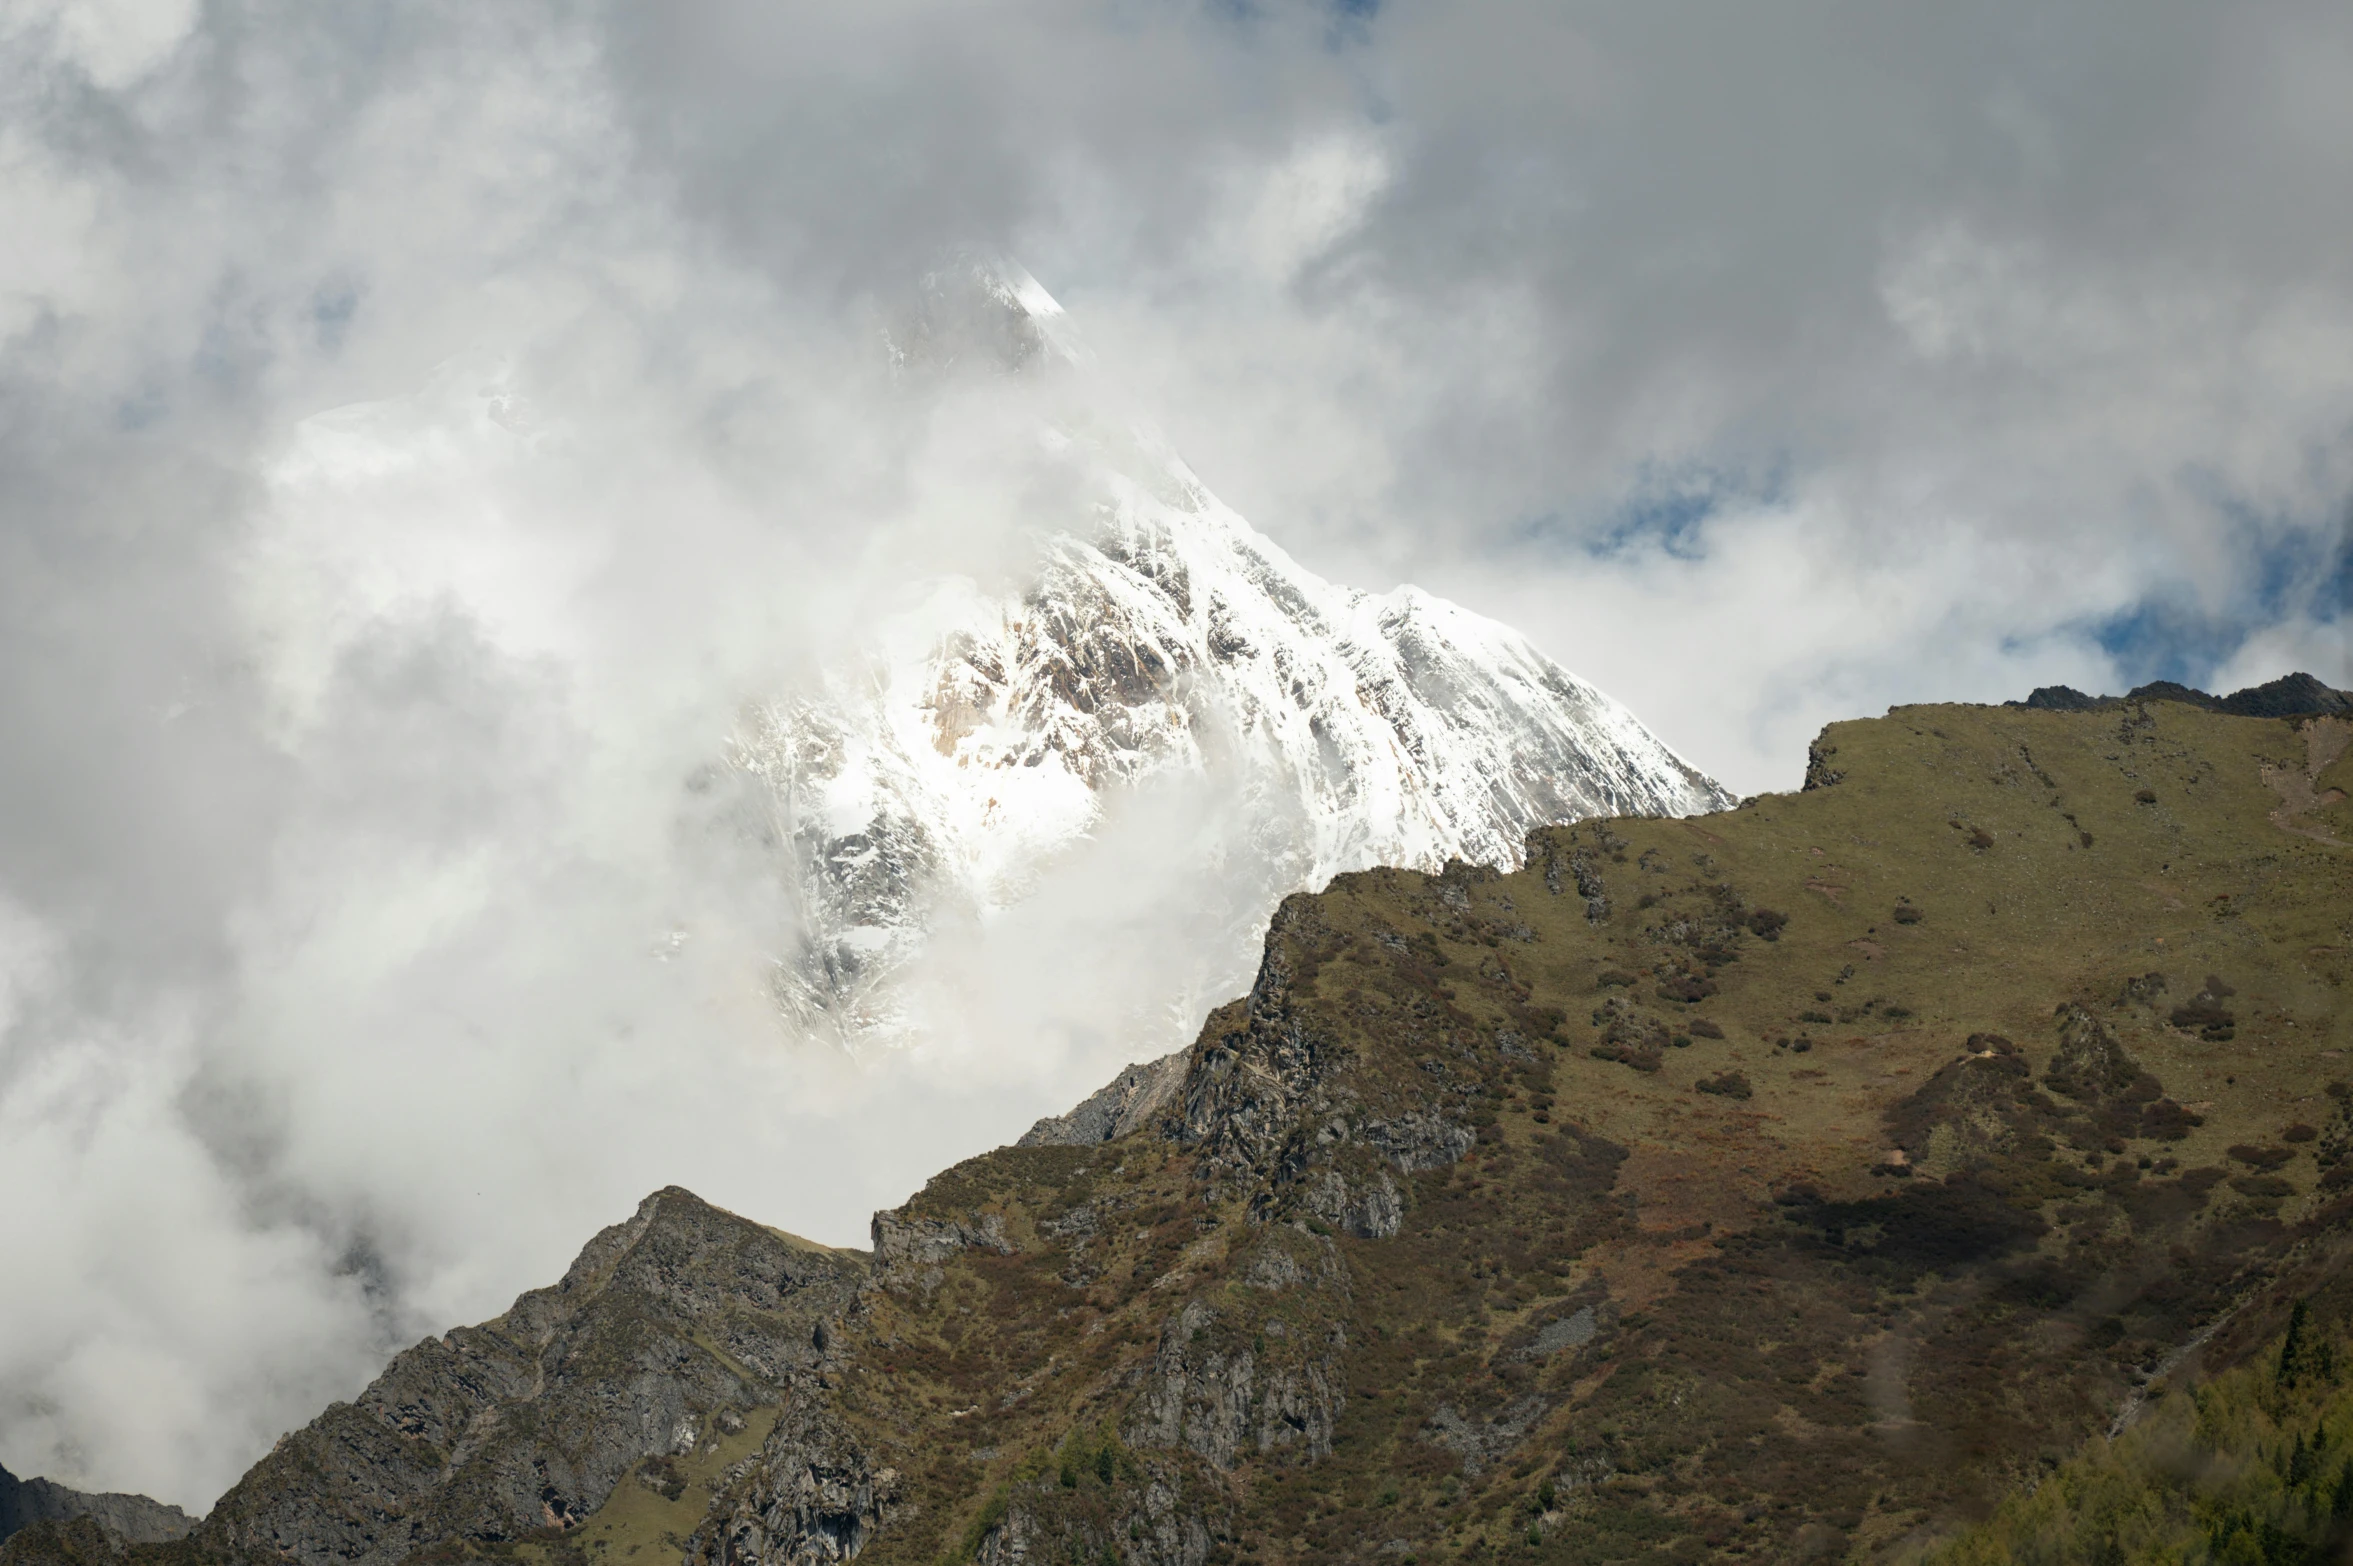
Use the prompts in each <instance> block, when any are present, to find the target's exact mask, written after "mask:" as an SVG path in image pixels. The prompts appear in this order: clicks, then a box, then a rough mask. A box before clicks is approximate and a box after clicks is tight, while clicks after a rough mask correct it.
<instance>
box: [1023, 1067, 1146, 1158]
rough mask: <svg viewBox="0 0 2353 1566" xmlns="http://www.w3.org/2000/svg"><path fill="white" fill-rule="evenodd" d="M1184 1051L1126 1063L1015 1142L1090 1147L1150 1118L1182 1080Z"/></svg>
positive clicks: (1046, 1145)
mask: <svg viewBox="0 0 2353 1566" xmlns="http://www.w3.org/2000/svg"><path fill="white" fill-rule="evenodd" d="M1188 1053H1189V1052H1188V1051H1186V1050H1181V1049H1180V1050H1178V1051H1176V1052H1175V1053H1174V1054H1170V1055H1163V1056H1161V1057H1160V1058H1159V1059H1158V1060H1148V1061H1145V1062H1144V1063H1143V1064H1141V1065H1136V1066H1130V1067H1128V1068H1127V1069H1126V1070H1125V1071H1122V1072H1121V1073H1120V1074H1119V1075H1118V1076H1116V1077H1113V1078H1112V1079H1111V1081H1110V1082H1109V1084H1107V1085H1106V1086H1104V1087H1102V1088H1100V1089H1098V1090H1097V1091H1096V1092H1095V1093H1093V1094H1092V1095H1090V1096H1089V1097H1088V1098H1087V1100H1086V1102H1084V1103H1082V1104H1080V1105H1079V1106H1078V1107H1077V1108H1076V1109H1073V1110H1072V1111H1070V1113H1068V1114H1066V1115H1049V1116H1047V1117H1046V1118H1045V1119H1043V1120H1041V1121H1039V1122H1038V1123H1037V1124H1036V1125H1034V1126H1031V1127H1030V1128H1029V1130H1028V1131H1026V1132H1024V1133H1023V1134H1022V1138H1021V1140H1020V1141H1018V1142H1016V1143H1014V1144H1013V1145H1014V1146H1016V1147H1090V1146H1092V1145H1094V1144H1095V1143H1097V1142H1109V1141H1111V1140H1113V1139H1114V1138H1116V1137H1122V1136H1125V1135H1127V1134H1128V1133H1129V1132H1131V1131H1134V1130H1137V1129H1139V1128H1141V1127H1143V1126H1145V1125H1148V1124H1149V1123H1150V1122H1151V1119H1152V1117H1153V1115H1155V1114H1156V1113H1158V1112H1159V1110H1160V1107H1161V1106H1162V1105H1163V1104H1165V1103H1167V1102H1168V1100H1169V1098H1170V1097H1171V1096H1172V1095H1173V1094H1174V1093H1175V1092H1176V1090H1177V1088H1178V1086H1179V1085H1180V1084H1182V1083H1183V1081H1184V1079H1185V1060H1186V1057H1187V1055H1188Z"/></svg>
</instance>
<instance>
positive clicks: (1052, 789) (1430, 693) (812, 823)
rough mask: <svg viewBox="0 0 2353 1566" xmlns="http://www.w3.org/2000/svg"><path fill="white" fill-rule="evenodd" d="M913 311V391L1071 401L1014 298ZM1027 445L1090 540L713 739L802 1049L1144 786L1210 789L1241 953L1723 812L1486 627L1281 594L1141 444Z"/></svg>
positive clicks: (1009, 291)
mask: <svg viewBox="0 0 2353 1566" xmlns="http://www.w3.org/2000/svg"><path fill="white" fill-rule="evenodd" d="M931 304H932V308H931V309H930V310H929V311H928V312H927V313H926V314H925V315H924V316H923V317H922V318H920V319H919V320H918V321H917V322H916V323H915V324H914V325H913V326H912V327H911V328H909V329H908V330H906V331H905V332H904V333H902V334H900V337H899V339H898V346H899V348H900V351H901V353H902V354H903V356H904V357H905V358H906V359H907V360H908V361H909V362H911V363H913V364H915V365H917V366H918V367H920V365H921V364H922V363H923V362H924V361H925V360H926V359H931V360H939V359H946V358H952V357H958V356H969V355H972V354H975V353H978V354H983V355H987V356H990V357H992V358H993V359H994V360H995V362H996V363H997V364H998V365H999V366H1001V367H1002V372H1003V373H1006V374H1012V375H1031V376H1034V375H1041V374H1045V375H1051V374H1072V375H1075V374H1078V373H1080V360H1081V355H1080V353H1079V351H1078V350H1076V349H1074V348H1072V347H1071V346H1069V334H1068V327H1067V324H1066V323H1065V322H1064V320H1063V318H1062V316H1061V312H1060V310H1059V309H1058V307H1056V306H1055V305H1054V303H1053V301H1052V300H1051V299H1049V298H1047V297H1046V295H1045V294H1044V292H1043V290H1041V289H1039V288H1038V287H1037V285H1036V284H1035V283H1034V282H1032V281H1030V280H1029V279H1028V278H1027V277H1026V276H1022V275H1020V274H1018V273H1015V272H1012V271H1011V270H1010V269H1001V268H987V269H976V270H975V271H973V272H971V273H969V274H950V275H947V276H944V277H942V278H937V279H934V280H933V289H932V294H931ZM1041 439H1042V440H1043V441H1044V442H1045V443H1046V446H1047V449H1048V450H1049V451H1050V452H1052V453H1054V454H1055V457H1056V459H1057V460H1058V461H1060V462H1063V463H1066V464H1067V465H1068V466H1069V467H1070V469H1071V470H1072V471H1073V472H1074V473H1075V474H1076V475H1077V476H1078V478H1079V480H1080V482H1081V483H1082V484H1083V490H1082V493H1084V494H1085V495H1086V496H1088V497H1089V499H1090V500H1091V503H1092V508H1093V514H1092V516H1091V517H1085V518H1081V519H1078V521H1077V524H1076V525H1075V526H1074V527H1073V529H1072V530H1070V531H1068V532H1064V533H1060V534H1056V535H1053V536H1051V537H1049V538H1048V539H1047V540H1046V542H1045V543H1044V547H1043V562H1044V563H1043V566H1042V569H1041V570H1040V572H1039V574H1038V575H1037V577H1036V579H1035V581H1034V582H1033V583H1032V585H1030V586H1029V587H1028V589H1027V590H1026V591H1024V592H1021V593H1020V594H1019V595H1018V597H1010V598H992V597H990V596H988V595H986V594H984V593H982V592H980V591H979V590H978V589H976V588H974V587H972V586H971V585H969V584H965V583H957V582H948V583H943V584H940V586H939V587H938V589H937V591H936V592H935V594H934V595H933V597H932V599H931V601H930V603H929V604H928V605H927V606H926V608H925V610H924V611H923V613H922V614H921V615H920V616H918V617H916V620H915V622H914V624H915V625H916V626H918V627H919V630H918V631H917V632H916V634H913V635H909V634H907V633H906V631H905V630H904V628H903V629H902V633H901V635H900V636H899V638H898V645H897V647H896V648H895V649H893V650H877V651H876V652H874V653H873V654H872V655H871V656H869V657H868V658H866V659H863V660H858V661H854V662H852V663H848V664H845V665H844V666H842V667H840V668H839V669H837V670H836V671H835V673H834V675H833V676H832V677H831V678H830V679H829V680H828V681H827V682H826V686H825V688H824V689H823V690H822V691H820V692H818V693H815V694H814V695H810V696H806V697H802V698H799V699H793V700H785V701H777V702H774V703H771V704H769V705H767V706H765V707H763V708H761V709H759V710H758V711H756V712H755V713H754V714H752V715H751V716H750V717H749V719H748V720H747V721H746V723H745V725H744V727H743V730H742V732H741V733H740V734H739V735H738V737H737V741H736V746H735V758H734V759H735V761H736V764H737V765H738V766H740V767H742V768H743V769H745V770H746V771H748V772H750V773H752V774H754V775H756V776H757V777H758V778H759V779H760V780H762V782H763V783H764V784H765V785H766V787H767V788H768V790H770V791H771V792H772V795H773V798H774V801H775V809H776V812H777V817H778V825H779V828H780V833H781V836H782V837H783V838H784V839H785V840H786V841H788V842H789V843H790V845H791V858H790V866H791V868H790V870H789V872H788V873H789V874H791V875H793V876H794V877H796V878H797V880H798V883H799V884H798V893H799V900H800V904H801V911H802V915H803V927H802V929H801V931H800V933H799V938H798V943H797V949H796V950H794V951H793V952H792V953H791V954H789V955H788V956H786V957H785V958H784V959H783V960H782V961H781V962H780V964H779V969H778V972H777V975H776V991H777V996H778V999H779V1001H780V1003H781V1004H782V1006H783V1007H784V1009H785V1010H786V1012H787V1013H788V1015H790V1016H792V1017H793V1018H794V1019H795V1020H796V1021H797V1022H799V1023H800V1024H802V1025H804V1026H809V1027H813V1028H817V1029H820V1030H822V1031H824V1032H827V1033H829V1034H831V1035H833V1036H835V1037H838V1038H840V1039H841V1040H843V1041H844V1042H845V1043H849V1044H852V1045H855V1044H857V1043H859V1042H862V1041H867V1040H872V1039H875V1038H877V1037H884V1038H887V1037H889V1036H891V1035H893V1034H894V1033H896V1032H898V1031H899V1030H900V1029H901V1028H902V1027H903V1026H904V1024H905V1022H906V1019H905V1017H904V1016H903V1015H902V1013H901V1010H900V1007H899V1001H898V996H897V993H896V986H895V985H894V978H895V977H896V976H897V975H899V974H900V973H901V972H902V970H904V969H905V968H906V967H907V965H908V964H909V962H910V961H911V959H913V958H914V957H915V956H916V954H917V953H918V952H920V951H921V950H923V948H924V946H925V944H926V941H927V938H928V936H929V934H930V932H931V931H932V930H933V929H934V927H935V924H936V922H937V921H939V920H941V919H943V918H955V919H959V920H978V921H980V922H983V923H985V922H986V921H988V920H990V919H991V918H994V917H1001V916H1002V915H1003V914H1004V913H1005V912H1006V911H1007V910H1009V909H1012V908H1014V907H1015V906H1016V905H1018V904H1019V903H1020V901H1021V900H1022V899H1023V898H1024V896H1025V895H1027V894H1028V893H1029V892H1030V891H1031V890H1032V888H1033V887H1034V886H1035V885H1036V883H1037V881H1038V878H1039V877H1040V875H1041V874H1042V873H1044V872H1045V871H1047V870H1048V869H1049V868H1050V867H1051V866H1052V865H1053V864H1054V863H1055V862H1056V860H1057V859H1058V857H1060V856H1063V855H1065V854H1067V853H1069V852H1070V851H1072V850H1073V849H1074V847H1075V846H1077V845H1079V844H1081V843H1082V842H1083V841H1084V840H1085V839H1087V838H1088V836H1089V834H1090V833H1092V832H1093V831H1095V830H1096V828H1097V826H1098V824H1099V823H1100V822H1101V821H1102V820H1103V818H1104V815H1105V812H1106V810H1107V809H1110V808H1113V807H1114V806H1115V805H1116V803H1117V802H1118V801H1119V799H1120V798H1121V796H1122V795H1123V794H1132V793H1133V792H1134V791H1136V790H1138V789H1140V788H1145V787H1148V786H1149V785H1151V784H1152V783H1153V782H1154V781H1155V780H1166V779H1169V778H1172V777H1174V778H1192V779H1204V778H1205V779H1207V780H1209V782H1210V783H1211V785H1212V787H1213V788H1214V791H1215V798H1216V799H1217V801H1218V810H1219V813H1220V815H1221V817H1222V821H1223V831H1222V832H1221V833H1220V834H1219V835H1218V836H1217V838H1216V842H1215V844H1214V845H1213V846H1212V847H1210V848H1208V849H1206V850H1204V851H1205V852H1210V853H1214V854H1219V855H1223V856H1226V857H1228V858H1240V859H1246V860H1247V863H1246V864H1240V865H1237V866H1236V867H1235V868H1236V870H1237V874H1236V876H1235V877H1233V878H1232V883H1233V884H1235V885H1238V886H1239V887H1241V888H1242V890H1241V891H1239V892H1238V893H1237V894H1236V895H1235V896H1234V897H1233V899H1232V902H1233V906H1231V907H1229V908H1225V909H1221V910H1217V911H1215V913H1214V915H1213V917H1217V918H1219V919H1221V920H1223V921H1226V922H1230V923H1232V925H1233V926H1234V928H1235V930H1237V931H1239V932H1245V933H1246V932H1248V931H1253V930H1255V929H1256V928H1257V927H1258V926H1259V925H1260V924H1262V923H1263V921H1264V920H1265V918H1266V916H1267V915H1268V913H1269V912H1271V910H1272V905H1273V902H1274V901H1275V900H1278V899H1279V898H1280V897H1281V896H1283V895H1284V894H1286V893H1288V892H1291V891H1295V890H1301V889H1307V888H1315V887H1320V886H1321V885H1323V884H1324V883H1325V882H1326V881H1328V880H1329V879H1330V878H1331V877H1332V876H1334V875H1335V874H1338V873H1341V872H1344V871H1349V870H1357V869H1363V868H1367V867H1370V866H1374V865H1404V866H1414V867H1419V868H1424V869H1435V868H1437V867H1438V866H1440V865H1441V864H1443V863H1444V862H1445V861H1446V860H1448V859H1450V858H1460V859H1464V860H1469V861H1473V862H1477V863H1484V864H1492V865H1497V866H1502V867H1507V868H1509V867H1516V866H1517V865H1518V863H1519V861H1520V857H1521V845H1522V840H1523V838H1524V836H1525V834H1526V833H1527V832H1528V831H1529V829H1530V828H1532V827H1535V826H1538V825H1542V824H1545V823H1552V822H1561V821H1568V820H1575V819H1578V818H1582V817H1586V816H1592V815H1600V814H1610V815H1685V814H1692V813H1697V812H1702V811H1707V810H1712V809H1717V808H1721V807H1722V806H1724V805H1727V804H1729V803H1730V802H1731V797H1730V796H1729V795H1728V794H1727V792H1726V791H1725V790H1724V789H1723V788H1722V787H1720V786H1719V785H1718V784H1716V783H1715V782H1713V781H1712V780H1710V779H1709V778H1707V777H1704V776H1702V775H1701V774H1700V773H1699V772H1697V771H1695V770H1694V769H1693V768H1692V767H1691V766H1689V765H1688V764H1687V763H1685V762H1684V761H1683V760H1682V759H1681V758H1679V757H1678V756H1676V755H1675V754H1674V753H1673V752H1672V751H1670V750H1668V749H1667V747H1666V746H1665V745H1663V744H1661V743H1660V742H1659V740H1658V739H1656V738H1655V737H1654V736H1652V735H1651V734H1650V733H1649V732H1648V731H1647V730H1645V729H1644V728H1643V726H1642V725H1641V724H1640V723H1639V722H1637V721H1636V720H1635V718H1634V717H1633V715H1632V714H1631V713H1629V712H1628V711H1627V710H1626V709H1625V708H1623V707H1621V706H1619V705H1618V704H1617V703H1616V702H1614V701H1612V700H1610V699H1609V698H1608V697H1607V696H1605V695H1603V694H1602V693H1601V692H1600V691H1598V690H1596V689H1594V688H1593V687H1592V686H1590V685H1588V684H1586V683H1585V682H1584V681H1582V680H1580V679H1578V678H1577V677H1576V676H1574V675H1572V674H1570V673H1569V672H1568V671H1567V670H1565V669H1563V668H1561V667H1560V666H1559V665H1557V664H1555V663H1553V662H1552V661H1551V660H1550V659H1548V658H1546V657H1545V656H1544V655H1543V654H1542V653H1540V652H1538V651H1537V650H1536V648H1535V647H1534V646H1532V645H1531V644H1530V643H1529V642H1528V641H1527V640H1526V639H1525V638H1524V637H1521V636H1520V635H1518V634H1517V633H1515V632H1513V631H1511V630H1509V629H1508V628H1506V627H1504V626H1501V625H1498V624H1496V623H1495V622H1493V621H1491V620H1486V619H1482V618H1481V617H1479V616H1477V615H1475V614H1471V613H1469V612H1468V611H1466V610H1463V609H1460V608H1458V607H1456V606H1455V605H1453V604H1450V603H1447V602H1445V601H1443V600H1441V599H1437V598H1433V597H1431V596H1430V595H1428V594H1426V593H1423V592H1421V591H1419V590H1417V589H1415V588H1412V587H1403V588H1399V589H1397V590H1396V591H1394V592H1391V593H1386V594H1372V593H1364V592H1358V591H1355V590H1353V589H1349V588H1344V587H1337V586H1334V585H1333V584H1331V583H1329V582H1325V581H1323V580H1321V579H1320V578H1318V577H1316V576H1315V575H1313V574H1312V573H1310V572H1308V571H1306V570H1304V569H1303V568H1301V567H1300V566H1299V565H1298V564H1297V563H1295V562H1294V561H1292V560H1291V559H1290V558H1289V557H1287V556H1286V555H1285V554H1284V553H1283V552H1282V550H1281V549H1279V548H1277V547H1276V546H1275V545H1274V544H1273V543H1272V542H1270V541H1269V540H1268V539H1266V538H1265V537H1263V536H1262V535H1260V534H1259V533H1257V532H1256V531H1254V530H1253V529H1252V528H1251V526H1250V525H1249V524H1248V523H1247V522H1246V521H1244V520H1243V519H1242V518H1241V517H1240V516H1239V515H1237V514H1236V513H1234V512H1233V511H1232V510H1230V509H1228V508H1227V507H1226V506H1224V505H1222V504H1220V503H1219V502H1218V500H1217V499H1216V497H1214V496H1213V495H1211V494H1210V493H1209V492H1208V490H1207V489H1206V488H1204V487H1203V485H1202V484H1201V483H1200V481H1199V480H1198V479H1196V478H1195V477H1194V476H1193V474H1192V473H1191V472H1190V471H1189V470H1188V469H1187V468H1186V467H1185V466H1184V464H1183V463H1182V462H1181V461H1179V460H1178V459H1177V458H1176V457H1175V456H1174V455H1173V454H1172V453H1170V452H1168V451H1167V450H1166V449H1165V447H1163V446H1161V445H1160V444H1159V443H1158V441H1157V440H1156V439H1155V438H1153V437H1152V436H1150V435H1149V434H1146V433H1143V432H1139V431H1137V430H1135V429H1133V428H1126V427H1114V428H1106V427H1104V426H1102V425H1100V424H1097V423H1094V422H1092V421H1087V422H1079V421H1073V422H1072V423H1070V424H1068V425H1066V426H1064V427H1058V428H1053V429H1049V430H1047V431H1044V432H1043V433H1042V435H1041ZM1195 1022H1197V1018H1194V1019H1186V1020H1185V1023H1184V1025H1185V1026H1188V1027H1189V1026H1191V1025H1193V1024H1194V1023H1195Z"/></svg>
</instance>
